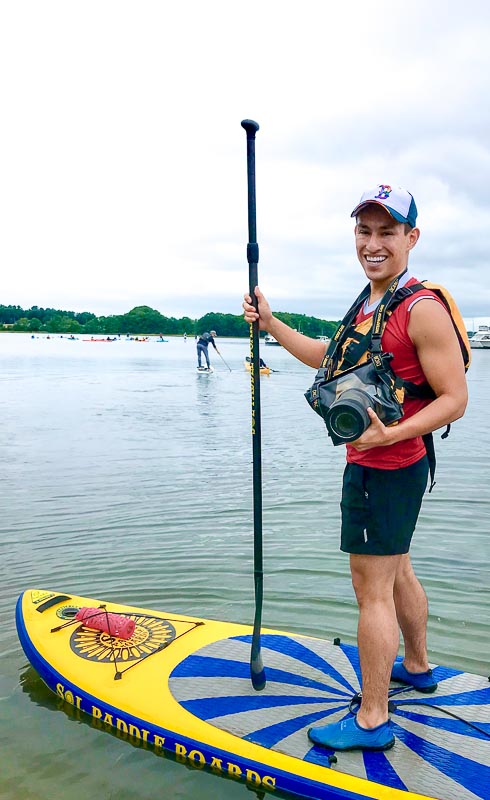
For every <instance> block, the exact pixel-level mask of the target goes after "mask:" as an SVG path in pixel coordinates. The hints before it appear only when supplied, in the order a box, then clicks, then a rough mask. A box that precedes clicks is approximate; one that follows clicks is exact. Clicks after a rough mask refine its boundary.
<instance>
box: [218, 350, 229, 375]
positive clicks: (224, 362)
mask: <svg viewBox="0 0 490 800" xmlns="http://www.w3.org/2000/svg"><path fill="white" fill-rule="evenodd" d="M218 355H219V357H220V358H221V360H222V362H223V364H224V365H225V366H226V367H228V369H229V370H230V372H231V367H230V365H229V364H227V363H226V361H225V359H224V358H223V356H222V355H221V353H220V352H219V350H218Z"/></svg>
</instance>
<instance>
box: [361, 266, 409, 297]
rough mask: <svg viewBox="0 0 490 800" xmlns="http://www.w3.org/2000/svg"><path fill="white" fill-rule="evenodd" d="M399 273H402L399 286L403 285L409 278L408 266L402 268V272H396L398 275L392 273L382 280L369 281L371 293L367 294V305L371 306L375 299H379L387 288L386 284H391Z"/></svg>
mask: <svg viewBox="0 0 490 800" xmlns="http://www.w3.org/2000/svg"><path fill="white" fill-rule="evenodd" d="M400 275H403V277H402V278H401V279H400V283H399V286H404V285H405V283H406V282H407V280H409V278H410V276H409V274H408V267H407V268H406V269H405V270H403V272H400V273H398V276H397V275H393V276H392V277H391V278H388V279H386V280H384V281H370V284H371V293H370V295H369V305H370V306H371V305H372V304H373V303H376V301H377V300H381V298H382V297H383V295H384V294H385V292H386V290H387V289H388V286H391V284H392V283H393V281H394V280H395V278H396V277H399V276H400Z"/></svg>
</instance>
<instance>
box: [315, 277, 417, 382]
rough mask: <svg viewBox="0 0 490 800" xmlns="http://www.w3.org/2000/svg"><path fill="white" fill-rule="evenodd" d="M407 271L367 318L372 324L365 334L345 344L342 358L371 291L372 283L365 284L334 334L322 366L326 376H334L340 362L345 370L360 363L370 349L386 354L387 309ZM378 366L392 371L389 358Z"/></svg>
mask: <svg viewBox="0 0 490 800" xmlns="http://www.w3.org/2000/svg"><path fill="white" fill-rule="evenodd" d="M406 272H407V270H406V269H405V270H404V271H403V272H402V273H400V275H397V276H396V278H394V280H393V281H392V282H391V283H390V285H389V286H388V288H387V290H386V292H385V294H384V295H383V297H382V298H381V301H380V302H379V304H378V306H377V308H376V309H375V311H374V314H373V316H372V317H371V318H370V319H368V320H366V325H367V326H368V327H367V330H366V331H365V332H364V333H363V332H361V333H360V338H356V337H355V336H354V337H353V338H352V341H351V342H350V343H349V344H348V345H347V346H346V347H344V350H343V352H342V356H341V357H340V353H341V347H342V345H343V344H344V342H345V341H346V339H347V338H348V337H349V336H352V329H353V327H354V326H355V320H356V317H357V315H358V313H359V311H360V309H361V308H362V306H363V305H364V303H365V301H366V300H367V299H368V298H369V296H370V294H371V285H370V284H368V285H367V286H365V287H364V289H363V290H362V292H361V294H360V295H359V296H358V297H357V298H356V300H355V301H354V303H353V304H352V306H351V307H350V309H349V310H348V312H347V314H346V315H345V317H344V319H343V320H342V322H341V323H340V325H339V327H338V328H337V330H336V332H335V333H334V335H333V336H332V338H331V340H330V343H329V346H328V348H327V350H326V353H325V356H324V358H323V361H322V365H321V368H322V369H325V378H326V379H327V380H328V379H330V378H331V377H332V376H333V374H334V373H335V372H336V371H337V369H338V366H339V363H341V364H342V372H343V371H344V370H346V369H350V368H351V367H354V366H356V365H357V364H358V363H359V361H360V359H361V358H362V356H363V355H364V353H366V352H368V353H369V354H370V355H371V356H374V355H375V354H381V353H382V348H381V337H382V335H383V330H384V325H385V318H386V312H387V311H388V309H389V307H390V306H391V305H392V303H393V299H394V297H395V293H396V292H397V290H398V285H399V283H400V279H401V278H402V276H403V275H405V273H406ZM375 366H376V368H377V370H378V371H379V372H382V371H383V370H388V365H387V363H386V360H385V359H377V360H376V363H375ZM389 371H391V370H389Z"/></svg>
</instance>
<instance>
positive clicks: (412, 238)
mask: <svg viewBox="0 0 490 800" xmlns="http://www.w3.org/2000/svg"><path fill="white" fill-rule="evenodd" d="M419 236H420V228H412V230H411V231H410V233H409V234H408V249H409V250H411V249H412V248H413V247H415V245H416V244H417V242H418V240H419Z"/></svg>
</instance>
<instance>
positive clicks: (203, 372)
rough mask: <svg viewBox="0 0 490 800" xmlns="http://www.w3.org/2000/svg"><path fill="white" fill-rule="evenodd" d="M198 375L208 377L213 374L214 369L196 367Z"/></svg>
mask: <svg viewBox="0 0 490 800" xmlns="http://www.w3.org/2000/svg"><path fill="white" fill-rule="evenodd" d="M196 369H197V371H198V372H199V374H200V375H209V374H210V373H211V372H214V367H196Z"/></svg>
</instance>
